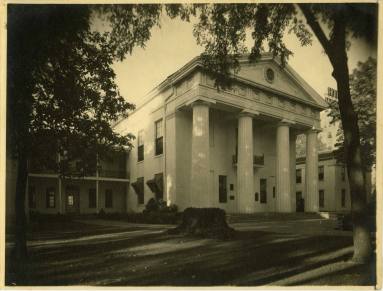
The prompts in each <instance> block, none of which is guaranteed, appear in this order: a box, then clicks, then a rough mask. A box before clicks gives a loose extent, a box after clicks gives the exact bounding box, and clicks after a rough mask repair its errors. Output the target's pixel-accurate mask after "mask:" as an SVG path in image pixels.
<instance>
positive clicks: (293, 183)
mask: <svg viewBox="0 0 383 291" xmlns="http://www.w3.org/2000/svg"><path fill="white" fill-rule="evenodd" d="M296 139H297V135H296V132H295V131H294V130H292V129H291V128H290V201H291V210H292V212H295V211H296V205H297V204H296V203H297V202H296Z"/></svg>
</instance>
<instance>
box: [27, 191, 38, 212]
mask: <svg viewBox="0 0 383 291" xmlns="http://www.w3.org/2000/svg"><path fill="white" fill-rule="evenodd" d="M28 205H29V208H36V189H35V187H33V186H31V187H29V189H28Z"/></svg>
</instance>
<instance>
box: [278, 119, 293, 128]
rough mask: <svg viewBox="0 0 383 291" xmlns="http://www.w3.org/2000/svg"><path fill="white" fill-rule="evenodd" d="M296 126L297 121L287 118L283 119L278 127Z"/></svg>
mask: <svg viewBox="0 0 383 291" xmlns="http://www.w3.org/2000/svg"><path fill="white" fill-rule="evenodd" d="M293 124H295V121H294V120H290V119H286V118H283V119H281V120H280V121H279V122H278V126H280V125H287V126H291V125H293Z"/></svg>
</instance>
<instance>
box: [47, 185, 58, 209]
mask: <svg viewBox="0 0 383 291" xmlns="http://www.w3.org/2000/svg"><path fill="white" fill-rule="evenodd" d="M46 197H47V208H55V207H56V201H55V200H56V195H55V189H54V188H48V189H47V196H46Z"/></svg>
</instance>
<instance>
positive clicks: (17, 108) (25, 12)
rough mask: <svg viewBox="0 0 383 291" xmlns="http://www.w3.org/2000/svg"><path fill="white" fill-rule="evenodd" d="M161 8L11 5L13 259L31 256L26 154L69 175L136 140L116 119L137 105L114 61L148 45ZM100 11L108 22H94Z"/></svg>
mask: <svg viewBox="0 0 383 291" xmlns="http://www.w3.org/2000/svg"><path fill="white" fill-rule="evenodd" d="M159 13H160V6H159V5H117V6H106V5H103V6H94V5H93V6H91V5H8V22H7V29H8V35H7V36H8V48H9V49H8V50H7V101H8V102H7V132H8V134H7V151H8V152H9V153H8V154H9V155H10V156H12V157H13V158H15V159H17V162H18V163H17V164H18V166H17V185H16V199H15V200H16V202H15V220H16V221H15V248H14V260H17V261H20V262H22V261H23V260H24V259H25V258H26V257H27V248H26V233H25V230H26V216H25V210H24V209H25V208H24V201H25V189H26V181H27V175H28V167H27V165H28V160H30V159H31V158H32V157H33V158H34V159H38V160H39V162H40V163H41V164H42V165H44V166H47V167H49V168H54V169H56V170H57V171H58V172H59V173H61V174H63V175H65V174H70V173H68V171H67V170H68V163H70V162H71V161H74V160H76V161H79V162H80V164H81V172H82V174H83V175H84V174H85V173H86V172H89V171H92V170H94V169H95V167H96V159H95V156H98V157H99V158H100V159H105V158H107V157H108V153H109V152H110V151H111V150H112V149H113V150H114V149H118V150H122V149H123V148H124V147H130V146H131V143H130V142H131V140H132V138H133V136H132V135H129V134H128V135H124V136H123V135H120V134H118V133H115V132H114V131H113V129H112V127H111V125H112V123H113V122H115V121H116V120H117V119H118V118H120V117H124V116H127V114H128V112H129V111H130V110H132V109H133V108H134V105H133V104H130V103H128V102H126V101H125V99H124V98H123V97H122V96H121V95H120V93H119V91H118V88H117V85H116V84H115V81H114V79H115V73H114V72H113V70H112V68H111V64H112V62H113V61H114V60H115V59H117V58H118V59H121V60H122V59H123V58H124V57H125V55H126V54H127V53H131V52H132V49H133V47H135V46H136V45H138V46H144V44H145V42H146V41H147V40H148V39H149V38H150V28H152V27H153V26H154V25H158V24H159ZM96 16H98V17H100V16H102V17H103V19H104V20H105V21H107V22H108V25H109V28H110V29H108V30H106V31H105V32H98V31H95V30H94V29H92V25H91V24H92V21H94V20H95V17H96ZM50 153H53V155H50ZM55 153H59V154H60V155H61V156H62V157H65V158H64V159H61V160H57V159H56V157H55Z"/></svg>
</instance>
